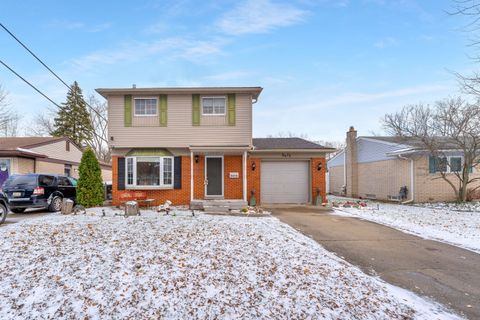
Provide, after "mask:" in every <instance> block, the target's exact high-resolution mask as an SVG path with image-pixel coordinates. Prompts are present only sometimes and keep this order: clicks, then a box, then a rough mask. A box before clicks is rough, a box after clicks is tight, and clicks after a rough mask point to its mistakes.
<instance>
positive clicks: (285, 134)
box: [267, 131, 309, 140]
mask: <svg viewBox="0 0 480 320" xmlns="http://www.w3.org/2000/svg"><path fill="white" fill-rule="evenodd" d="M267 138H302V139H305V140H309V138H308V135H307V134H305V133H300V134H297V133H295V132H291V131H280V132H277V133H275V134H268V135H267Z"/></svg>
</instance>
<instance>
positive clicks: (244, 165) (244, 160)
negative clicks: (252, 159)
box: [242, 151, 247, 201]
mask: <svg viewBox="0 0 480 320" xmlns="http://www.w3.org/2000/svg"><path fill="white" fill-rule="evenodd" d="M242 160H243V161H242V167H243V168H242V169H243V201H247V152H246V151H244V152H243V155H242Z"/></svg>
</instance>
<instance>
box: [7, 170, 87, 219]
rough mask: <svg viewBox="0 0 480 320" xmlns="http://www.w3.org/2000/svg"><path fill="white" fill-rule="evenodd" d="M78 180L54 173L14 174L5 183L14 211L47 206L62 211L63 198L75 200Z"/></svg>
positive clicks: (9, 202)
mask: <svg viewBox="0 0 480 320" xmlns="http://www.w3.org/2000/svg"><path fill="white" fill-rule="evenodd" d="M76 187H77V180H75V179H74V178H71V177H67V176H62V175H54V174H41V173H30V174H14V175H12V176H10V177H9V178H8V179H7V180H6V181H5V183H4V184H3V192H4V193H5V195H6V196H7V198H8V206H9V208H10V210H11V211H12V212H14V213H21V212H23V211H25V209H27V208H46V209H48V210H49V211H60V209H61V207H62V199H63V198H67V199H71V200H73V201H75V196H76V194H77V190H76Z"/></svg>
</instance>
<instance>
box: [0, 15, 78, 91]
mask: <svg viewBox="0 0 480 320" xmlns="http://www.w3.org/2000/svg"><path fill="white" fill-rule="evenodd" d="M0 27H2V28H3V30H5V31H6V32H7V33H8V34H9V35H10V36H12V38H13V39H15V40H17V42H18V43H19V44H20V45H21V46H22V47H24V48H25V50H27V51H28V52H29V53H30V54H31V55H32V56H33V57H34V58H35V59H37V61H38V62H40V63H41V64H42V65H43V66H44V67H45V68H47V70H48V71H50V72H51V73H52V74H53V75H54V76H55V77H56V78H57V79H58V80H60V81H61V82H62V83H63V84H64V85H65V86H66V87H67V88H69V89H70V86H69V85H68V84H67V83H66V82H65V81H63V80H62V78H60V77H59V76H58V75H57V74H56V73H55V72H53V70H52V69H50V68H49V67H48V66H47V65H46V64H45V63H44V62H43V61H42V60H41V59H40V58H39V57H37V55H36V54H35V53H33V52H32V50H30V49H29V48H28V47H27V46H26V45H25V44H23V42H22V41H20V40H19V39H18V38H17V37H16V36H15V35H14V34H13V33H12V32H11V31H10V30H8V29H7V27H5V26H4V25H3V23H1V22H0Z"/></svg>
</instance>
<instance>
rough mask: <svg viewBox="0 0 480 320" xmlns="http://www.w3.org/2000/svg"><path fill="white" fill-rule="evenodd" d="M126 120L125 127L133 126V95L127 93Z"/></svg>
mask: <svg viewBox="0 0 480 320" xmlns="http://www.w3.org/2000/svg"><path fill="white" fill-rule="evenodd" d="M124 105H125V108H124V122H125V127H131V126H132V95H130V94H127V95H125V103H124Z"/></svg>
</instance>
